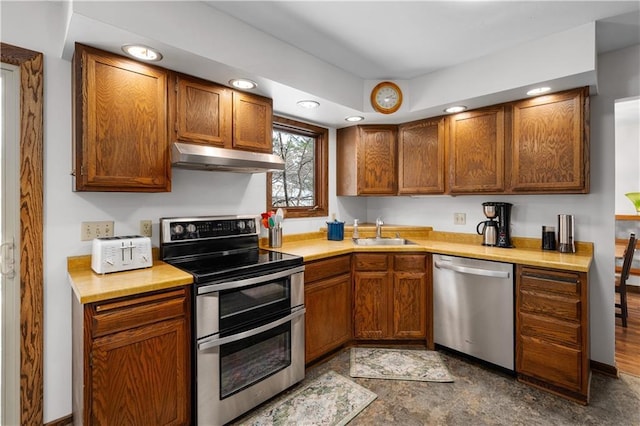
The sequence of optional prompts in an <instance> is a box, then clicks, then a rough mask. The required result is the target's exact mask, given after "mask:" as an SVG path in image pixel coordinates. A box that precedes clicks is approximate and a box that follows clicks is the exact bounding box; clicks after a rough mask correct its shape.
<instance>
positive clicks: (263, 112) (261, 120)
mask: <svg viewBox="0 0 640 426" xmlns="http://www.w3.org/2000/svg"><path fill="white" fill-rule="evenodd" d="M272 133H273V101H272V100H271V99H269V98H265V97H263V96H258V95H253V94H249V93H244V92H238V91H234V92H233V148H234V149H242V150H246V151H256V152H267V153H269V154H271V153H272V152H273V135H272Z"/></svg>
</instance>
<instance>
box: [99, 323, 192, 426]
mask: <svg viewBox="0 0 640 426" xmlns="http://www.w3.org/2000/svg"><path fill="white" fill-rule="evenodd" d="M185 321H186V320H185V319H184V318H176V319H172V320H167V321H163V322H160V323H155V324H151V325H147V326H143V327H139V328H136V329H131V330H126V331H122V332H119V333H115V334H111V335H107V336H105V337H100V338H97V339H95V341H94V343H93V349H92V352H91V355H90V357H91V358H90V359H91V361H90V363H91V366H92V367H91V376H90V389H91V395H92V398H91V424H96V425H107V424H109V425H111V424H116V425H118V424H121V425H131V424H136V425H186V424H189V419H190V413H189V410H188V407H189V395H190V393H189V383H190V377H189V370H188V368H187V365H188V362H189V361H188V359H187V354H188V351H186V350H185V347H186V345H188V344H189V336H188V335H187V332H186V330H187V328H186V323H185Z"/></svg>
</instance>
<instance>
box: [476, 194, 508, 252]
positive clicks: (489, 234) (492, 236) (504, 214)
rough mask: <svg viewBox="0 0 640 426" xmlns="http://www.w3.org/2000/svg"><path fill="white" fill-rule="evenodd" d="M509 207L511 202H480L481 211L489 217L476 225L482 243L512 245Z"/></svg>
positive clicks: (499, 245)
mask: <svg viewBox="0 0 640 426" xmlns="http://www.w3.org/2000/svg"><path fill="white" fill-rule="evenodd" d="M511 207H512V204H511V203H498V202H493V201H488V202H485V203H482V211H483V212H484V215H485V216H486V217H487V218H488V219H489V220H485V221H482V222H480V223H479V224H478V226H477V227H476V232H477V233H478V234H480V235H482V245H484V246H496V247H503V248H510V247H513V245H512V244H511ZM496 218H497V221H496V220H495V219H496ZM481 226H482V230H481V229H480V228H481Z"/></svg>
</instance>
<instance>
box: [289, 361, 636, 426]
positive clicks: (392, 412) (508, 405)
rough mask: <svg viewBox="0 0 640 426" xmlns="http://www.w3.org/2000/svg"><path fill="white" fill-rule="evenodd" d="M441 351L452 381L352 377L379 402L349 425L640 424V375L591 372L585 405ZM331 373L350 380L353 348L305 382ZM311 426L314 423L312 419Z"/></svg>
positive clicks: (311, 373)
mask: <svg viewBox="0 0 640 426" xmlns="http://www.w3.org/2000/svg"><path fill="white" fill-rule="evenodd" d="M441 353H442V355H443V359H444V360H445V362H446V364H447V367H448V368H449V370H450V371H451V373H452V374H453V375H454V376H455V382H454V383H429V382H409V381H396V380H377V379H352V380H354V381H355V382H356V383H359V384H360V385H362V386H364V387H366V388H367V389H370V390H371V391H373V392H375V393H376V394H377V395H378V398H377V399H376V400H375V401H374V402H373V403H371V405H369V406H368V407H367V408H366V409H365V410H364V411H362V412H361V413H360V414H359V415H358V416H357V417H356V418H354V419H353V420H352V421H351V422H350V423H349V426H358V425H403V426H411V425H465V426H467V425H473V426H476V425H527V426H530V425H616V426H622V425H630V426H631V425H634V426H638V425H640V377H635V376H630V375H627V374H621V376H620V378H619V379H615V378H610V377H607V376H604V375H601V374H593V376H592V379H591V401H590V404H589V405H588V406H586V407H585V406H582V405H579V404H576V403H573V402H570V401H567V400H564V399H562V398H559V397H556V396H554V395H551V394H548V393H545V392H542V391H539V390H537V389H535V388H532V387H530V386H527V385H524V384H522V383H519V382H517V381H516V380H515V378H513V377H511V376H508V375H505V374H503V373H500V372H497V371H494V370H490V369H488V368H486V367H484V366H481V365H478V364H476V363H474V362H471V361H468V360H465V359H463V358H460V357H458V356H456V355H453V354H450V353H446V352H441ZM327 370H334V371H336V372H337V373H339V374H342V375H343V376H345V377H349V349H344V350H341V351H340V352H338V353H337V354H336V355H335V356H333V357H331V358H329V359H328V360H326V361H324V362H322V363H320V364H317V365H315V366H313V367H311V368H310V369H308V370H307V374H306V378H305V380H304V381H303V382H302V384H304V383H306V382H308V381H309V380H312V379H314V378H315V377H318V376H319V375H321V374H323V373H325V372H326V371H327ZM298 386H300V385H298ZM296 387H297V386H296ZM308 424H309V425H313V421H312V419H309V423H308Z"/></svg>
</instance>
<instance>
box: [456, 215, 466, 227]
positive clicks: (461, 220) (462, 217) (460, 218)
mask: <svg viewBox="0 0 640 426" xmlns="http://www.w3.org/2000/svg"><path fill="white" fill-rule="evenodd" d="M466 223H467V214H466V213H454V214H453V224H454V225H464V224H466Z"/></svg>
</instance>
